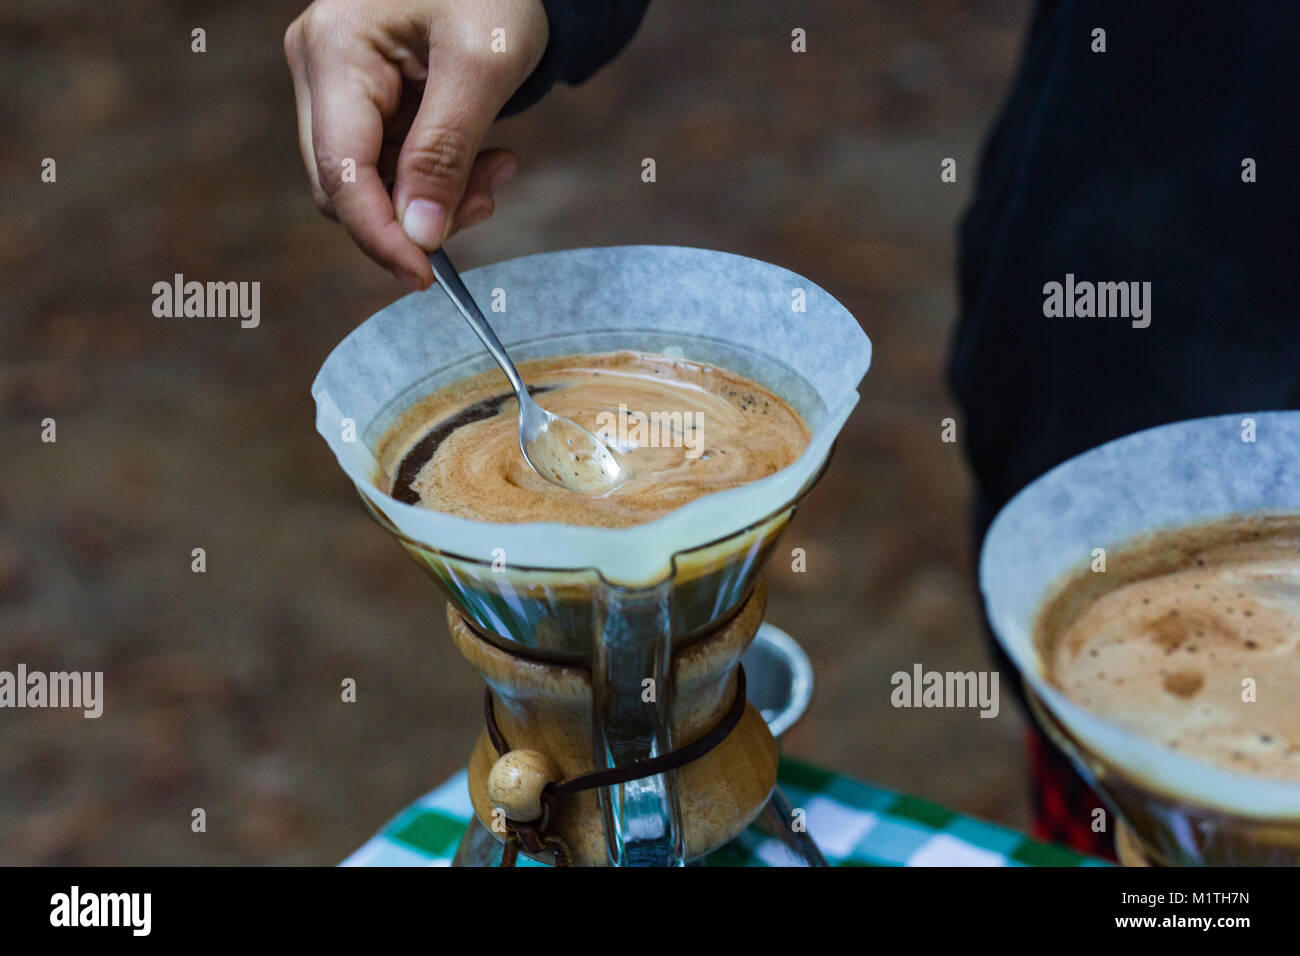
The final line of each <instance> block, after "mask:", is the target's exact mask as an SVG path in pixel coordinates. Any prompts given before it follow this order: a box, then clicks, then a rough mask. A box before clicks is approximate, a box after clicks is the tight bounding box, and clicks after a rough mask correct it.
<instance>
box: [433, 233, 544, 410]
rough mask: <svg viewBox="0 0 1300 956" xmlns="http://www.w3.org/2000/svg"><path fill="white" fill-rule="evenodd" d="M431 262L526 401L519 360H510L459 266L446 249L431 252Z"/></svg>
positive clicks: (512, 385)
mask: <svg viewBox="0 0 1300 956" xmlns="http://www.w3.org/2000/svg"><path fill="white" fill-rule="evenodd" d="M429 265H431V266H432V267H433V275H434V278H436V279H437V280H438V284H439V285H441V286H442V290H443V291H444V292H446V293H447V298H449V299H451V301H452V303H453V304H454V305H455V306H456V308H458V309H459V310H460V314H461V315H463V316H465V321H466V322H468V323H469V327H470V328H472V329H473V330H474V331H475V332H476V333H477V334H478V337H479V338H480V339H481V340H482V341H483V344H484V346H486V347H487V350H488V351H489V352H491V353H492V357H493V358H494V359H496V360H497V364H498V365H500V366H501V371H503V372H505V373H506V378H508V379H509V380H510V385H511V387H512V388H514V390H515V393H516V394H517V395H518V396H519V397H520V401H521V402H522V401H524V399H525V398H526V397H527V396H528V391H527V389H526V388H525V386H524V380H523V379H522V378H520V377H519V371H518V369H516V368H515V363H514V362H512V361H510V356H509V355H507V354H506V350H505V348H504V347H502V345H501V340H500V339H498V338H497V334H496V333H495V332H493V331H492V326H490V325H488V321H487V319H485V318H484V317H483V313H482V312H481V311H480V310H479V307H478V303H476V302H475V301H474V297H473V296H472V295H470V294H469V290H468V289H466V288H465V283H464V282H461V281H460V274H459V273H458V272H457V271H456V267H455V266H453V265H452V264H451V260H450V259H448V258H447V253H446V252H444V251H443V250H442V249H439V250H438V251H437V252H434V253H431V254H430V256H429Z"/></svg>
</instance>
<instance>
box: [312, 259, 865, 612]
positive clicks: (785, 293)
mask: <svg viewBox="0 0 1300 956" xmlns="http://www.w3.org/2000/svg"><path fill="white" fill-rule="evenodd" d="M463 278H464V280H465V285H466V286H467V287H468V288H469V290H470V292H471V293H472V294H473V295H474V297H475V299H476V300H477V301H478V302H479V304H480V306H481V307H482V308H483V309H484V310H485V314H486V315H487V316H488V319H489V321H491V323H492V325H493V327H494V328H495V329H496V331H497V335H498V336H499V337H500V338H501V340H502V342H503V343H504V344H505V346H506V347H507V349H508V350H510V352H511V354H512V355H513V356H514V357H515V358H516V360H521V359H523V358H533V357H539V356H544V355H555V354H566V353H569V354H572V353H577V352H584V351H612V350H615V349H618V348H633V349H639V350H641V351H647V352H664V351H671V350H673V349H676V350H679V351H680V353H681V354H682V355H684V356H685V357H686V358H689V359H696V360H700V361H704V362H709V363H711V364H716V365H719V366H722V367H725V368H729V369H731V370H732V371H735V372H738V373H740V374H743V375H747V376H749V377H751V378H753V379H754V380H756V381H758V382H759V383H760V384H762V385H764V386H766V387H767V388H769V389H771V390H772V391H774V392H776V393H777V394H779V395H781V396H782V397H784V398H786V399H787V400H788V401H790V402H791V404H792V405H793V406H794V407H795V408H796V409H797V410H798V411H799V412H800V414H802V415H803V416H804V419H805V420H806V421H807V422H808V426H809V428H810V429H811V430H812V433H813V434H812V441H811V443H810V445H809V447H808V449H807V450H806V451H805V452H804V454H803V455H802V456H801V457H800V458H799V459H798V461H796V462H794V463H793V464H792V465H790V466H789V467H787V468H785V469H782V470H781V471H779V472H777V473H776V474H774V475H770V476H768V477H767V478H764V479H762V480H760V481H756V482H753V483H751V484H748V485H744V486H741V487H739V488H733V489H730V490H728V491H723V492H718V493H716V494H713V495H707V496H705V497H703V498H699V499H696V500H695V501H693V502H691V503H689V504H687V505H685V506H683V507H681V508H679V509H677V510H676V511H673V512H671V513H669V514H667V515H665V516H664V517H662V518H660V519H658V520H656V521H653V522H650V523H648V524H643V525H637V526H634V527H630V528H591V527H575V526H560V525H556V524H546V523H533V524H509V525H503V524H488V523H484V522H478V521H470V520H467V519H464V518H457V517H452V516H450V515H445V514H440V513H437V512H433V511H429V510H427V509H423V508H417V507H414V506H412V505H406V504H403V503H401V502H398V501H395V500H394V499H392V498H390V497H389V496H388V495H387V494H385V493H383V492H382V491H380V490H379V489H378V488H377V487H376V485H375V478H376V475H377V469H378V466H377V465H376V463H375V460H374V458H373V456H372V455H371V454H370V452H369V450H368V448H367V447H365V446H366V445H367V444H369V443H373V442H375V441H376V440H377V439H378V438H380V437H381V436H382V434H383V432H384V430H385V429H386V428H387V426H388V425H389V424H390V423H391V422H392V421H393V420H394V419H395V418H396V417H397V416H398V415H399V414H400V413H401V412H402V411H404V410H405V409H407V408H409V407H410V406H411V405H412V404H414V403H415V402H416V401H417V400H418V399H420V398H421V397H423V396H424V395H426V394H428V393H429V392H430V391H432V390H433V388H436V387H438V386H440V385H442V384H445V382H446V381H450V380H452V379H454V378H459V377H463V376H464V375H467V374H472V373H473V372H476V371H480V370H482V369H485V368H489V367H491V359H490V358H489V357H488V356H487V354H486V352H485V351H484V349H483V346H482V344H481V343H480V342H479V340H478V338H477V337H476V336H475V335H474V333H473V331H472V330H471V329H470V328H469V327H468V325H466V323H465V321H464V319H463V318H461V316H460V314H459V313H458V312H457V311H456V310H455V308H454V306H452V304H451V302H450V301H449V300H448V299H447V297H446V295H445V294H444V293H443V292H442V290H441V289H440V288H438V287H436V286H435V287H434V288H431V289H429V290H426V291H425V292H418V293H413V294H411V295H408V296H406V297H405V298H403V299H400V300H399V301H397V302H394V303H393V304H392V305H390V306H388V307H387V308H385V309H383V310H381V311H380V312H378V313H376V314H375V315H373V316H371V317H370V318H369V319H367V320H366V321H365V322H364V323H362V324H361V325H360V326H359V327H358V328H357V329H355V330H354V331H353V332H352V333H351V334H350V335H349V336H348V337H347V338H345V339H344V340H343V341H342V342H340V343H339V345H338V346H337V347H336V348H335V349H334V351H333V352H331V353H330V355H329V358H327V359H326V360H325V364H324V365H323V366H322V367H321V370H320V373H319V374H318V375H317V376H316V381H315V382H314V383H313V385H312V395H313V397H314V398H315V399H316V409H317V414H316V428H317V430H318V431H319V432H320V433H321V435H322V436H323V437H324V438H325V440H326V442H328V443H329V446H330V448H332V449H333V451H334V454H335V456H336V457H337V458H338V461H339V464H340V465H341V466H342V467H343V470H344V471H345V472H347V474H348V476H349V477H350V478H351V479H352V481H353V482H354V483H355V484H356V486H357V488H358V489H359V490H360V491H361V493H362V494H364V495H365V496H366V498H367V499H368V500H369V501H370V502H371V503H373V504H374V506H375V507H376V508H378V509H379V510H380V511H381V512H382V513H383V514H384V515H386V516H387V517H388V518H389V520H390V521H392V522H393V524H394V525H396V526H397V528H398V529H399V530H401V532H402V533H403V534H405V535H407V536H408V537H410V538H412V539H414V540H416V541H420V542H423V543H425V544H428V545H430V546H432V547H434V548H437V549H440V550H443V551H446V552H450V553H452V554H457V555H462V556H464V557H469V558H475V559H478V560H482V561H491V560H492V551H493V549H495V548H504V549H505V553H506V554H507V555H508V561H509V563H510V564H511V565H513V566H516V567H532V568H553V569H577V568H595V569H598V570H599V571H600V572H601V573H602V574H604V576H605V577H606V578H607V579H609V580H610V581H613V582H618V583H620V584H624V585H629V586H638V585H642V584H648V583H651V582H654V581H657V580H661V579H662V578H664V577H665V576H667V575H668V574H669V572H670V568H671V559H672V555H673V554H675V553H677V552H679V551H683V550H689V549H692V548H695V547H699V546H700V545H703V544H707V543H709V542H711V541H715V540H717V539H720V538H723V537H726V536H727V535H729V534H732V533H734V532H736V531H739V530H741V529H743V528H745V527H747V526H749V525H751V524H753V523H755V522H756V521H759V520H761V519H763V518H765V517H767V516H768V515H770V514H772V513H773V512H775V511H777V510H779V509H780V508H781V507H782V505H783V504H785V503H787V502H789V501H791V500H793V499H794V498H795V497H797V496H798V494H799V492H800V491H801V490H802V489H803V487H804V486H805V485H806V484H807V482H808V481H809V480H810V479H812V477H813V476H814V475H815V474H816V472H817V470H818V468H819V467H820V466H821V464H822V462H823V461H824V459H825V458H826V455H827V453H828V452H829V450H830V446H831V443H832V442H833V441H834V439H835V436H836V435H837V434H838V432H839V430H840V427H841V426H842V425H843V424H844V421H845V419H846V418H847V417H848V415H849V412H850V411H852V409H853V406H854V405H855V404H856V403H857V400H858V393H857V391H856V388H857V384H858V382H859V381H860V380H861V379H862V376H863V375H865V374H866V371H867V367H868V366H869V365H870V362H871V343H870V341H869V340H868V339H867V336H866V335H865V334H864V333H863V331H862V329H861V328H860V327H859V326H858V323H857V321H856V320H855V319H854V318H853V316H851V315H850V314H849V313H848V311H847V310H846V309H845V308H844V307H843V306H842V305H840V304H839V303H838V302H837V301H836V300H835V299H834V298H832V297H831V296H830V295H829V294H828V293H827V292H825V291H824V290H823V289H821V288H819V287H818V286H816V285H815V284H813V283H812V282H810V281H809V280H807V279H805V278H803V277H802V276H799V275H796V274H795V273H793V272H790V271H789V270H786V269H782V268H780V267H778V266H774V265H770V264H768V263H765V262H759V261H757V260H754V259H747V258H744V257H742V256H736V255H730V254H728V253H722V252H712V251H708V250H704V249H688V248H680V247H673V246H617V247H610V248H600V249H575V250H570V251H566V252H551V253H544V254H541V255H535V256H527V257H525V258H522V259H512V260H509V261H507V262H501V263H497V264H496V265H491V266H485V267H483V268H481V269H475V270H473V271H471V272H467V273H465V274H464V276H463ZM494 290H499V291H495V292H494ZM800 293H801V294H802V301H803V305H804V311H796V309H795V308H794V305H795V303H796V302H797V301H798V300H799V296H800ZM501 296H504V301H505V306H506V308H505V311H503V312H495V311H491V307H492V303H493V302H494V301H501ZM451 366H454V368H449V367H451ZM502 384H503V385H504V384H505V382H504V378H503V379H502ZM345 419H351V420H352V422H354V423H355V432H356V434H357V436H358V439H357V441H356V442H348V441H345V440H344V434H345V429H344V420H345ZM560 527H563V529H564V530H563V532H559V531H558V529H559V528H560Z"/></svg>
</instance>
